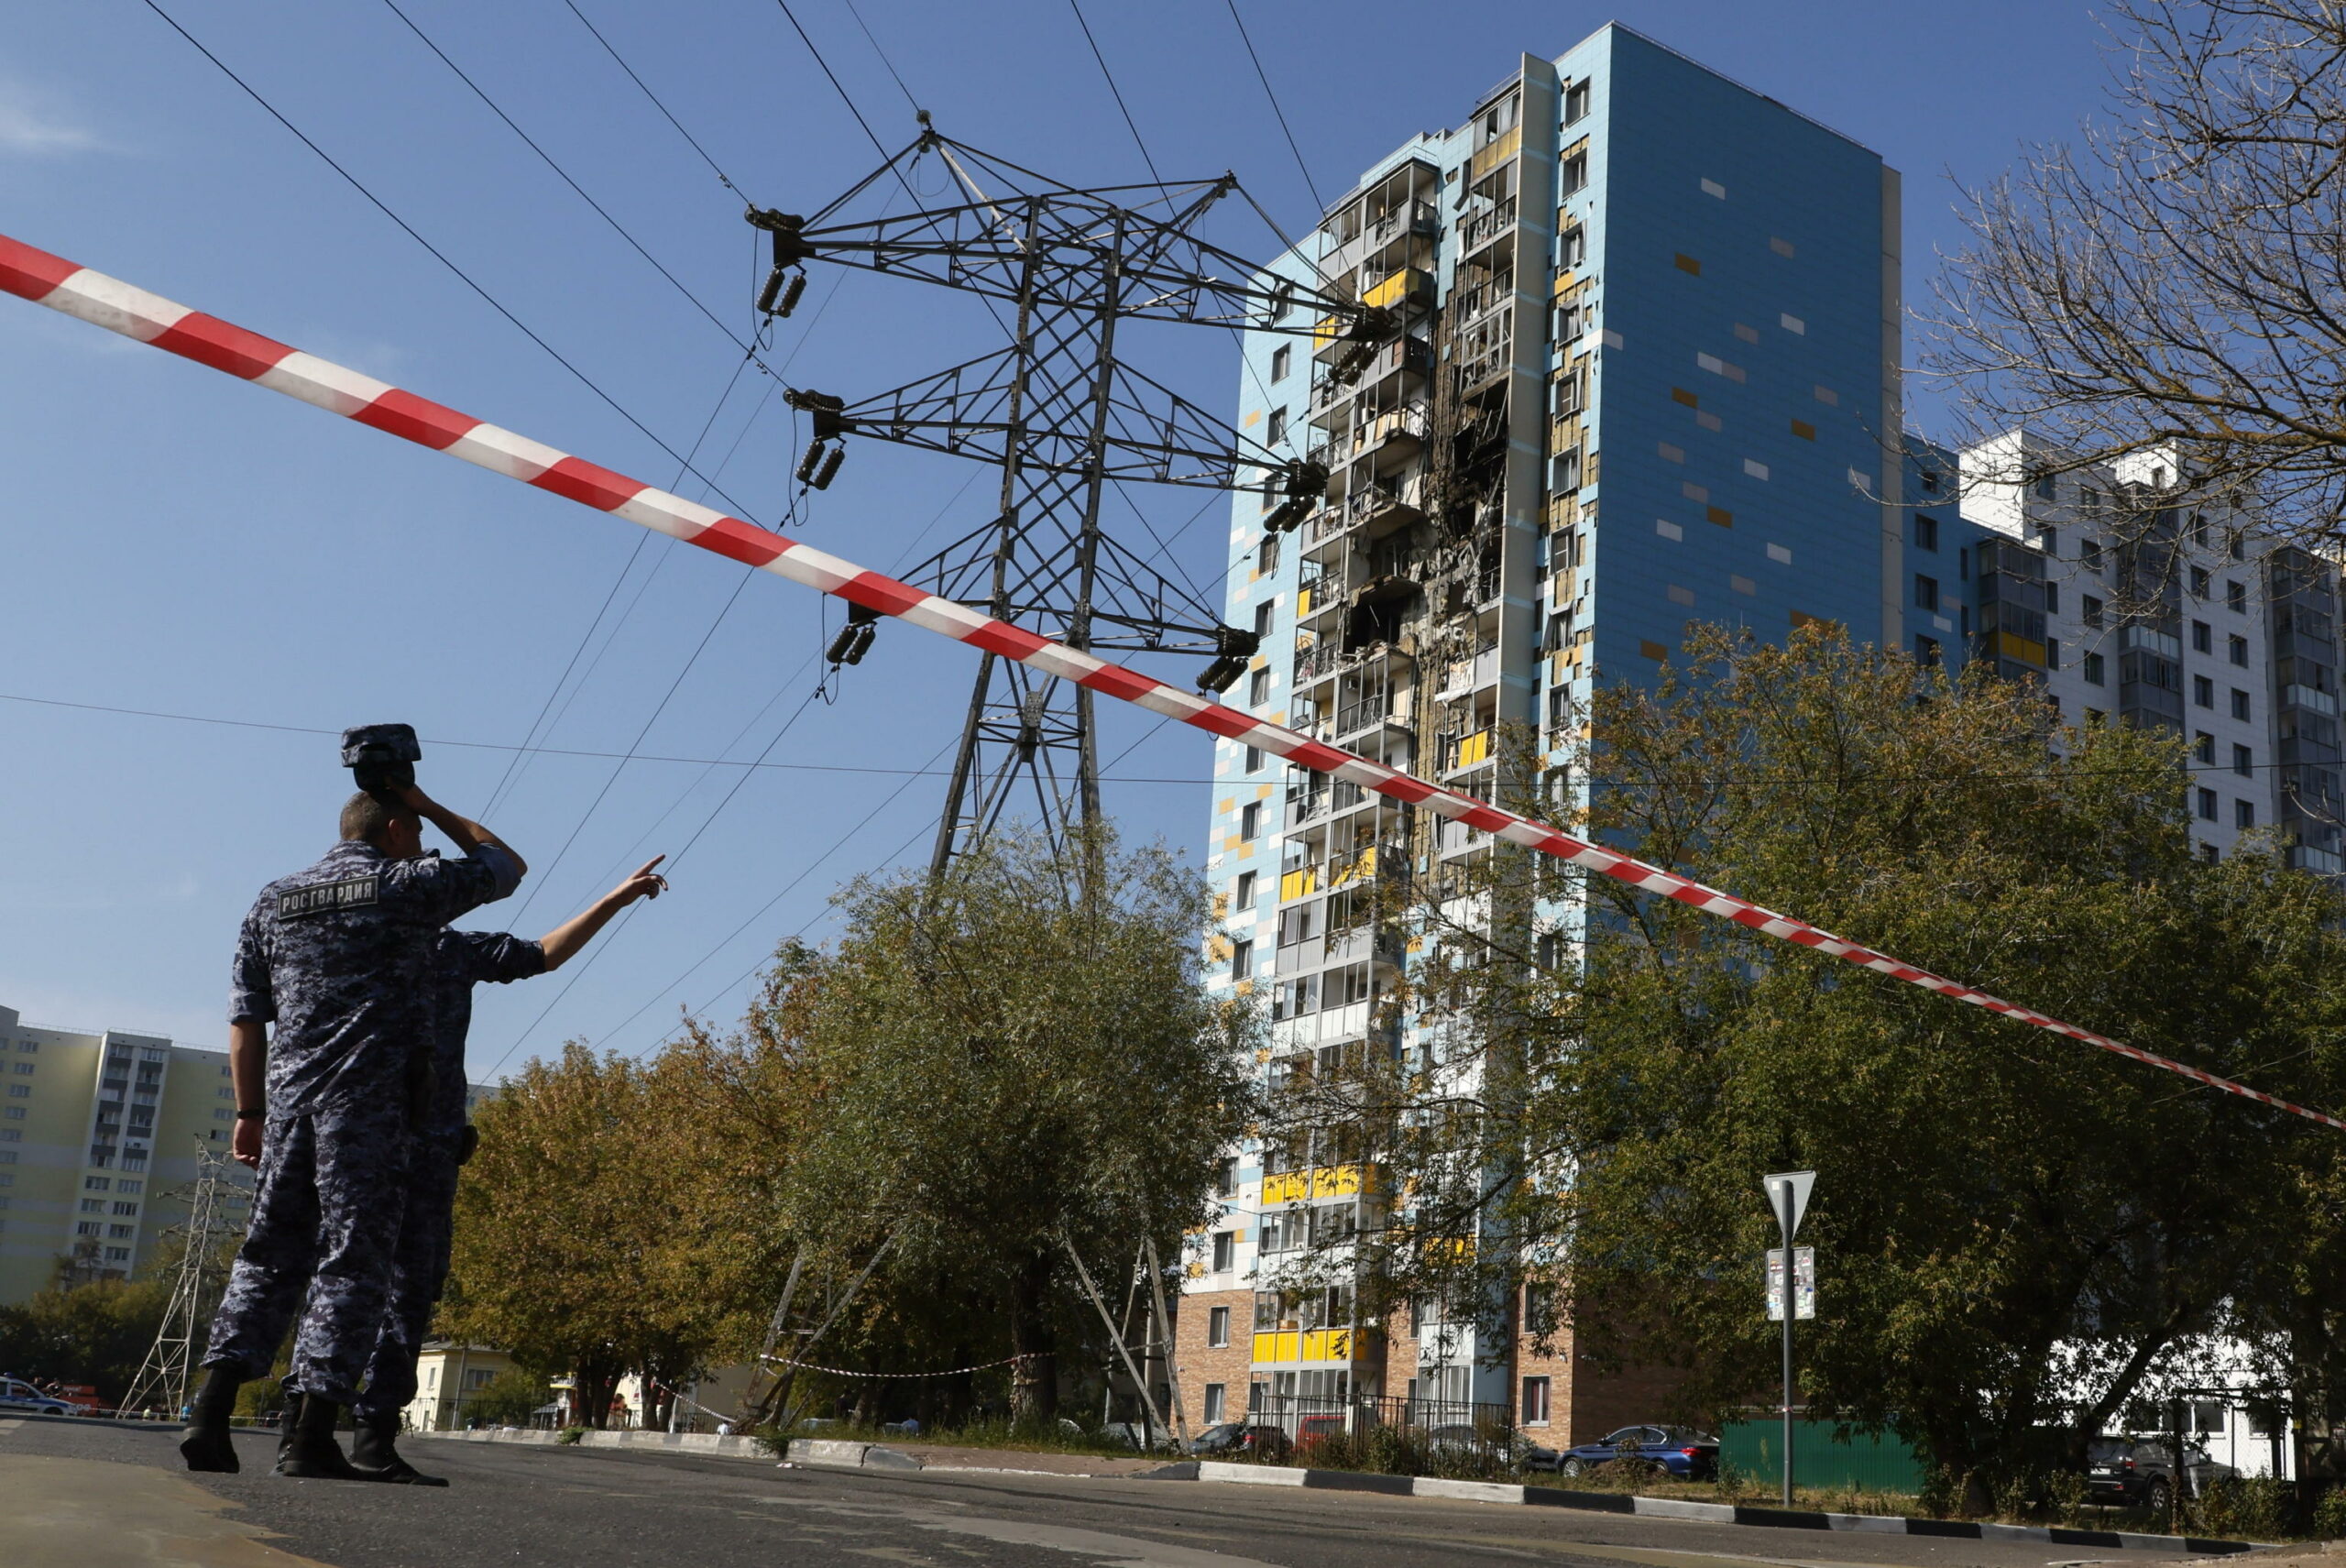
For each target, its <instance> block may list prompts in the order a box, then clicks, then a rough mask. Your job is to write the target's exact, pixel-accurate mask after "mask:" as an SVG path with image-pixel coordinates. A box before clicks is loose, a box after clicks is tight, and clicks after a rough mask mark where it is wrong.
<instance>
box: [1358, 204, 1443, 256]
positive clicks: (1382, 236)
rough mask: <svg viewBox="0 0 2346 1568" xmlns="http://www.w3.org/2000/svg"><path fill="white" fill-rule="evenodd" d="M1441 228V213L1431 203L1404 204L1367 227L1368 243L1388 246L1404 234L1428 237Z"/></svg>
mask: <svg viewBox="0 0 2346 1568" xmlns="http://www.w3.org/2000/svg"><path fill="white" fill-rule="evenodd" d="M1441 226H1442V212H1441V209H1439V208H1437V207H1436V206H1435V205H1434V204H1433V203H1431V202H1417V201H1410V202H1405V203H1402V204H1401V205H1399V206H1398V207H1396V208H1394V209H1393V210H1392V211H1391V212H1389V213H1387V214H1385V215H1384V216H1383V217H1381V218H1379V219H1377V220H1376V222H1375V223H1373V224H1371V225H1369V226H1368V243H1369V244H1370V245H1372V246H1381V245H1389V244H1391V243H1392V242H1393V241H1394V240H1397V239H1398V238H1400V237H1401V236H1403V235H1405V234H1419V235H1430V234H1432V233H1433V232H1435V231H1436V230H1437V229H1439V228H1440V227H1441Z"/></svg>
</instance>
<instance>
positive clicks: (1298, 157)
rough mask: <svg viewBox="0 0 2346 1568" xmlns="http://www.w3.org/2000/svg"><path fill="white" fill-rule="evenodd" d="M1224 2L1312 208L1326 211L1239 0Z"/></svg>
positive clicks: (1322, 211)
mask: <svg viewBox="0 0 2346 1568" xmlns="http://www.w3.org/2000/svg"><path fill="white" fill-rule="evenodd" d="M1224 3H1225V4H1227V5H1229V7H1230V19H1231V20H1232V21H1233V23H1236V24H1237V27H1238V41H1239V42H1240V43H1243V44H1244V45H1245V46H1246V58H1247V59H1248V60H1253V61H1254V62H1255V80H1256V81H1258V82H1261V83H1262V84H1263V96H1264V97H1266V98H1268V99H1269V100H1270V101H1271V113H1272V114H1274V115H1277V116H1278V122H1279V134H1280V135H1281V136H1284V137H1287V149H1288V151H1289V152H1291V153H1293V154H1295V167H1296V170H1297V171H1298V172H1299V173H1300V174H1301V175H1302V176H1303V188H1304V189H1305V190H1307V191H1309V192H1311V205H1312V209H1313V210H1314V211H1316V212H1320V213H1325V212H1326V211H1327V210H1328V203H1325V202H1323V201H1321V199H1320V187H1319V185H1318V184H1317V183H1316V182H1315V181H1313V180H1312V178H1311V166H1310V164H1307V163H1305V162H1304V161H1303V149H1302V148H1299V147H1298V146H1296V145H1295V132H1294V131H1293V129H1291V128H1290V127H1289V126H1288V123H1287V111H1286V110H1285V109H1282V108H1280V107H1279V95H1278V94H1277V93H1274V92H1272V91H1271V79H1270V77H1269V76H1268V75H1266V73H1265V72H1264V71H1263V58H1262V56H1260V55H1258V54H1256V53H1255V40H1254V39H1253V38H1248V37H1247V36H1246V22H1245V19H1244V17H1242V16H1239V14H1238V0H1224Z"/></svg>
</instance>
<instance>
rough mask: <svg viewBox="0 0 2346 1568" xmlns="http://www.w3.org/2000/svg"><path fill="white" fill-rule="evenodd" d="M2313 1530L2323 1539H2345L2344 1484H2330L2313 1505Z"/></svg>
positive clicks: (2345, 1502)
mask: <svg viewBox="0 0 2346 1568" xmlns="http://www.w3.org/2000/svg"><path fill="white" fill-rule="evenodd" d="M2313 1532H2314V1534H2316V1535H2318V1536H2319V1537H2321V1539H2322V1540H2324V1541H2346V1486H2331V1487H2330V1488H2329V1489H2327V1490H2326V1491H2324V1492H2323V1493H2322V1494H2321V1498H2320V1500H2319V1502H2317V1503H2315V1504H2314V1506H2313Z"/></svg>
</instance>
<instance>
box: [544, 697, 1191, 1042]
mask: <svg viewBox="0 0 2346 1568" xmlns="http://www.w3.org/2000/svg"><path fill="white" fill-rule="evenodd" d="M1169 722H1170V720H1169V719H1168V718H1158V719H1157V722H1156V723H1154V724H1152V725H1150V726H1149V727H1148V728H1147V729H1145V730H1143V731H1142V732H1141V733H1140V734H1139V735H1138V736H1136V737H1135V739H1134V740H1133V741H1132V742H1131V744H1129V745H1127V746H1126V747H1125V748H1124V750H1123V751H1119V752H1117V753H1116V755H1115V756H1114V757H1113V758H1112V759H1111V760H1110V761H1109V763H1108V766H1109V767H1111V768H1113V767H1114V766H1115V765H1116V764H1117V763H1118V762H1123V761H1124V759H1125V758H1126V757H1129V756H1131V755H1132V754H1133V753H1134V752H1135V751H1138V750H1139V749H1140V748H1141V747H1142V746H1143V745H1145V744H1146V743H1147V742H1148V741H1149V740H1152V739H1154V738H1155V737H1156V735H1157V732H1158V731H1159V730H1161V729H1164V728H1165V726H1166V725H1167V724H1168V723H1169ZM951 744H953V742H950V741H948V742H947V745H946V746H940V747H938V748H937V750H936V751H934V752H932V753H931V754H930V756H929V762H930V763H932V764H933V763H935V762H936V761H937V759H938V758H940V757H942V756H944V755H945V752H946V751H947V749H948V747H949V746H950V745H951ZM1103 771H1104V770H1103ZM905 787H906V786H904V785H899V786H898V787H897V789H896V791H895V792H894V794H893V795H889V797H888V798H887V799H886V800H883V801H882V802H881V803H880V804H879V805H878V806H874V807H872V811H871V812H870V814H869V815H867V816H866V817H864V818H863V821H861V822H859V823H857V824H856V825H855V827H854V828H850V829H849V830H848V837H850V838H852V837H853V836H854V835H855V834H856V833H858V832H861V830H862V829H863V828H864V827H865V825H866V824H868V823H870V822H871V821H872V817H877V816H879V814H880V813H881V812H882V811H883V810H885V809H886V808H887V807H888V806H890V805H891V804H892V803H893V801H894V800H895V799H896V797H897V796H898V795H903V794H904V788H905ZM933 830H934V828H933V825H932V824H930V823H928V822H926V821H924V822H923V823H922V824H921V826H919V827H918V828H914V829H913V831H912V833H911V834H910V836H908V837H907V838H906V839H904V842H903V843H901V844H898V845H897V846H896V847H895V848H894V849H893V850H890V851H889V852H888V853H887V854H886V855H884V856H883V857H882V859H881V863H882V865H886V864H890V863H892V862H893V861H895V860H896V859H897V858H898V857H899V856H901V855H902V854H903V853H904V851H905V850H908V849H910V848H912V846H913V845H914V844H915V843H916V842H918V841H919V840H920V839H923V838H926V836H927V835H928V834H929V833H930V832H932V831H933ZM842 841H844V840H842ZM828 858H829V857H828V851H827V852H826V854H825V856H824V859H828ZM821 863H822V861H819V860H818V861H816V862H815V865H820V864H821ZM815 865H810V866H808V867H807V868H806V871H805V872H800V873H799V875H798V876H797V877H795V878H794V879H793V880H792V882H791V883H790V887H785V888H784V889H783V890H782V892H781V893H777V894H774V895H773V897H772V898H770V899H768V900H766V902H765V903H764V904H763V905H761V906H760V907H759V908H758V910H757V911H756V912H755V913H754V914H752V915H751V916H750V918H749V919H747V920H744V921H742V922H741V924H740V925H739V926H736V927H733V930H732V932H731V934H730V935H729V936H727V937H726V938H723V939H722V940H721V941H719V942H718V944H717V946H715V947H714V948H710V949H709V950H708V951H707V952H706V953H704V954H702V955H701V957H700V958H699V959H697V960H696V961H695V962H694V964H693V966H692V968H691V969H688V970H685V972H684V973H683V974H680V975H678V976H677V977H676V978H675V979H674V980H673V981H669V982H668V983H667V984H666V985H664V986H663V987H661V989H660V990H659V992H657V993H656V994H654V995H653V996H652V999H651V1000H650V1001H648V1002H646V1003H644V1004H643V1005H642V1006H641V1007H639V1008H637V1009H636V1010H635V1011H634V1012H632V1013H630V1014H628V1015H627V1016H626V1017H625V1018H622V1019H621V1020H619V1025H618V1026H617V1027H616V1028H614V1029H612V1030H611V1031H610V1035H607V1036H605V1038H607V1039H608V1038H609V1037H611V1036H616V1035H617V1034H618V1033H619V1030H621V1029H624V1028H626V1027H627V1026H628V1025H630V1024H632V1023H634V1022H635V1021H636V1020H637V1019H638V1018H640V1017H641V1016H643V1014H645V1013H646V1012H647V1011H649V1010H650V1009H651V1007H652V1005H653V1003H657V1002H658V1001H659V1000H660V998H661V997H663V996H665V995H667V994H668V992H671V991H674V990H675V989H676V987H677V986H679V985H682V984H683V983H684V982H685V981H686V980H689V979H690V978H692V975H693V973H694V971H695V970H698V969H699V968H700V967H701V965H702V964H705V963H707V961H708V960H709V959H713V958H715V957H716V956H717V955H718V953H720V952H722V951H724V950H725V949H726V948H728V947H730V946H731V945H732V943H733V942H734V940H735V939H736V938H739V937H740V935H741V933H742V932H744V931H746V930H748V929H749V928H750V927H751V925H752V924H754V923H755V922H756V921H757V920H759V919H760V918H761V917H762V916H764V915H765V913H766V911H767V910H769V909H772V908H773V906H774V905H777V904H779V903H781V902H782V899H783V895H784V894H787V893H788V892H790V890H791V888H792V887H795V886H797V885H798V883H801V882H804V881H806V877H807V876H808V875H809V874H811V873H812V872H813V871H814V870H815ZM822 918H823V916H822V914H821V913H819V912H818V913H817V914H815V915H813V916H808V917H807V919H806V922H805V923H804V924H802V925H801V926H800V927H798V929H797V930H795V931H794V932H792V933H791V938H792V939H793V940H794V941H795V940H796V939H797V938H801V937H804V936H805V935H806V933H807V932H808V931H809V930H811V929H813V928H814V926H815V923H816V922H817V921H818V920H820V919H822ZM765 961H766V960H765V959H762V958H760V959H755V960H754V961H752V962H751V965H750V967H749V968H748V969H745V970H742V971H741V972H740V974H738V975H735V976H734V977H733V978H732V979H731V980H730V981H727V982H726V983H725V984H724V985H723V986H721V987H720V988H718V991H717V992H715V993H714V994H712V995H711V996H710V997H709V999H708V1000H707V1002H705V1003H702V1004H701V1006H700V1007H699V1009H698V1010H697V1011H698V1012H702V1013H706V1012H707V1011H708V1009H709V1008H711V1007H714V1006H716V1005H717V1003H718V1001H719V1000H720V999H722V998H723V997H725V996H727V995H729V994H730V993H731V992H733V991H734V990H736V989H737V988H738V987H739V986H740V984H741V982H742V981H745V980H748V979H749V978H750V977H751V975H753V974H755V973H757V972H758V966H759V965H760V964H762V963H764V962H765ZM675 1036H676V1031H674V1030H671V1031H669V1032H668V1033H667V1034H666V1035H663V1036H661V1037H660V1038H659V1039H658V1040H655V1041H654V1042H652V1046H651V1047H648V1048H650V1049H654V1050H656V1049H658V1048H659V1047H661V1046H664V1045H666V1044H667V1043H668V1042H669V1041H670V1040H673V1039H674V1038H675ZM508 1054H509V1055H510V1052H509V1053H508ZM498 1065H499V1067H502V1066H503V1065H504V1062H503V1061H502V1060H499V1063H498Z"/></svg>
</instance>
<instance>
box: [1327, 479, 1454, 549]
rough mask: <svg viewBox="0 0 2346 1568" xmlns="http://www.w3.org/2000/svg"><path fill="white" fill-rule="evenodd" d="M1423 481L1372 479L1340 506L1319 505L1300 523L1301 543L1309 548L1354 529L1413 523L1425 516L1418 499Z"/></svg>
mask: <svg viewBox="0 0 2346 1568" xmlns="http://www.w3.org/2000/svg"><path fill="white" fill-rule="evenodd" d="M1423 488H1424V481H1423V480H1422V479H1420V478H1416V477H1412V478H1409V479H1405V480H1403V481H1402V482H1401V483H1400V484H1398V485H1380V484H1376V483H1374V482H1371V483H1368V484H1364V485H1361V486H1358V487H1356V488H1354V491H1353V493H1352V494H1351V495H1349V496H1346V497H1345V498H1344V500H1343V505H1341V506H1323V507H1321V509H1320V510H1319V511H1317V512H1315V513H1313V514H1312V517H1311V521H1310V522H1308V523H1306V524H1305V525H1304V531H1303V544H1304V548H1305V549H1307V550H1308V549H1310V548H1311V547H1312V546H1313V545H1316V544H1324V543H1327V542H1328V541H1330V540H1332V539H1334V538H1336V537H1338V536H1339V535H1341V534H1343V533H1348V532H1351V531H1352V530H1354V529H1355V528H1362V527H1370V526H1374V527H1375V528H1376V531H1377V532H1384V531H1385V530H1386V529H1388V528H1390V527H1393V526H1395V525H1397V524H1399V523H1405V522H1415V521H1418V520H1419V519H1420V518H1421V517H1423V516H1424V515H1425V513H1424V511H1423V510H1422V509H1421V508H1420V505H1419V501H1418V498H1419V496H1420V494H1421V493H1422V491H1423Z"/></svg>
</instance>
